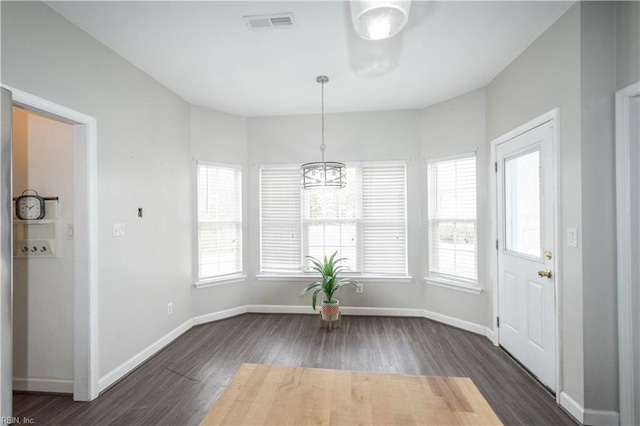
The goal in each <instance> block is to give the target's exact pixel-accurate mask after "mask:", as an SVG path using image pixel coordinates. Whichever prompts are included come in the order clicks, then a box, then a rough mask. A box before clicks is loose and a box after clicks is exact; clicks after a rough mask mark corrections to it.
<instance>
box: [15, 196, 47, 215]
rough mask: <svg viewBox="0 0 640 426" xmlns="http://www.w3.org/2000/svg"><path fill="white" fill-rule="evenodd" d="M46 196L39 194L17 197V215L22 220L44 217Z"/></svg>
mask: <svg viewBox="0 0 640 426" xmlns="http://www.w3.org/2000/svg"><path fill="white" fill-rule="evenodd" d="M44 213H45V211H44V198H42V197H41V196H39V195H21V196H19V197H18V198H16V217H17V218H18V219H21V220H39V219H42V218H43V217H44Z"/></svg>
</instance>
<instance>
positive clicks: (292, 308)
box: [245, 305, 317, 315]
mask: <svg viewBox="0 0 640 426" xmlns="http://www.w3.org/2000/svg"><path fill="white" fill-rule="evenodd" d="M245 308H246V309H247V312H249V313H252V314H316V315H317V312H314V311H313V309H311V306H310V305H246V306H245Z"/></svg>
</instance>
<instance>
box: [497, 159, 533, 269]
mask: <svg viewBox="0 0 640 426" xmlns="http://www.w3.org/2000/svg"><path fill="white" fill-rule="evenodd" d="M504 192H505V193H504V199H505V212H504V213H505V227H506V229H505V247H506V249H507V250H509V251H513V252H517V253H522V254H526V255H530V256H536V257H541V255H540V247H541V237H542V235H541V223H540V212H541V198H540V195H541V193H540V150H536V151H533V152H528V153H526V154H523V155H520V156H518V157H513V158H509V159H505V161H504Z"/></svg>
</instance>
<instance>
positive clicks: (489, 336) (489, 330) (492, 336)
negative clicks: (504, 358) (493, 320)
mask: <svg viewBox="0 0 640 426" xmlns="http://www.w3.org/2000/svg"><path fill="white" fill-rule="evenodd" d="M485 336H487V339H489V340H491V342H492V343H493V344H494V345H496V346H497V345H498V342H497V341H496V335H495V333H494V332H493V329H492V328H491V327H487V332H486V333H485Z"/></svg>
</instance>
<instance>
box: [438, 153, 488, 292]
mask: <svg viewBox="0 0 640 426" xmlns="http://www.w3.org/2000/svg"><path fill="white" fill-rule="evenodd" d="M427 169H428V170H427V172H428V177H427V179H428V215H429V216H428V219H429V272H430V273H431V274H443V275H448V276H451V277H454V278H456V277H459V278H463V279H469V280H477V275H478V274H477V238H476V235H477V232H476V157H475V154H471V155H470V156H465V157H461V158H455V159H445V160H442V161H433V162H429V163H428V167H427Z"/></svg>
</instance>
